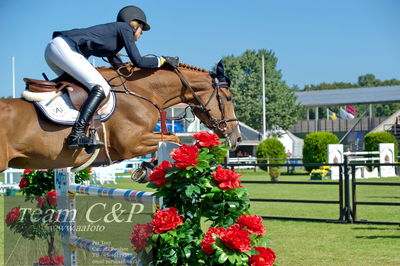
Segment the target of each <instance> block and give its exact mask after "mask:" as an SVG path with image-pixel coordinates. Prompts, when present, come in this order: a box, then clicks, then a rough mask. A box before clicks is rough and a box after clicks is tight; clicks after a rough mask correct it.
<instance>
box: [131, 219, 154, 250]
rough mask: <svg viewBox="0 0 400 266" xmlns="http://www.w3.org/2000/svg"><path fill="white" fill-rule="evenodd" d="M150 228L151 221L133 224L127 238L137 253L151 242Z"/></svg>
mask: <svg viewBox="0 0 400 266" xmlns="http://www.w3.org/2000/svg"><path fill="white" fill-rule="evenodd" d="M152 229H153V228H152V226H151V223H147V224H135V226H134V227H133V230H132V233H131V237H130V238H129V240H130V241H131V243H132V245H133V246H134V247H135V251H136V253H139V252H140V251H141V250H144V249H145V248H146V247H147V246H148V245H149V244H151V236H152V234H153V230H152Z"/></svg>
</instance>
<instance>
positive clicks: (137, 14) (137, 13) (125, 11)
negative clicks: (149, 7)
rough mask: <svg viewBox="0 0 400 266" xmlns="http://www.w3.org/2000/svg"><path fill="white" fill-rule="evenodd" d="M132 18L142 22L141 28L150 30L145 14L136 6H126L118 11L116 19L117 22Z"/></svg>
mask: <svg viewBox="0 0 400 266" xmlns="http://www.w3.org/2000/svg"><path fill="white" fill-rule="evenodd" d="M132 20H137V21H139V22H140V23H142V24H143V30H144V31H147V30H150V25H149V24H147V20H146V15H145V14H144V12H143V10H141V9H140V8H138V7H136V6H126V7H124V8H122V9H121V10H120V11H119V12H118V16H117V21H118V22H128V23H129V22H131V21H132Z"/></svg>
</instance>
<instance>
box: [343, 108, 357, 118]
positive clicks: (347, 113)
mask: <svg viewBox="0 0 400 266" xmlns="http://www.w3.org/2000/svg"><path fill="white" fill-rule="evenodd" d="M340 118H342V119H353V118H354V115H352V114H351V113H349V112H347V111H346V110H344V109H343V108H340Z"/></svg>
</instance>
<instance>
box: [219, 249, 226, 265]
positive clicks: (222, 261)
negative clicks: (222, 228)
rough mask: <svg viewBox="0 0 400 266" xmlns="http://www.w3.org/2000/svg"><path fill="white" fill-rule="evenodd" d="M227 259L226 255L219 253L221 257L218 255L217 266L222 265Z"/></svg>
mask: <svg viewBox="0 0 400 266" xmlns="http://www.w3.org/2000/svg"><path fill="white" fill-rule="evenodd" d="M227 259H228V255H227V254H226V253H225V252H223V253H221V255H219V257H218V263H219V264H222V263H224V262H225V261H226V260H227Z"/></svg>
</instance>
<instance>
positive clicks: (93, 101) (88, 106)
mask: <svg viewBox="0 0 400 266" xmlns="http://www.w3.org/2000/svg"><path fill="white" fill-rule="evenodd" d="M105 97H106V96H105V94H104V91H103V90H102V88H101V87H100V86H98V85H96V86H94V87H93V88H92V90H91V91H90V94H89V97H88V98H87V100H86V101H85V103H84V104H83V105H82V108H81V111H80V113H79V117H78V119H77V120H76V122H75V125H74V127H73V128H72V132H71V134H70V135H69V136H68V138H67V144H68V148H70V149H73V150H75V149H79V148H87V150H90V151H94V150H95V149H98V148H101V147H103V146H104V143H103V142H100V141H98V140H96V139H95V138H89V137H87V136H86V135H85V134H86V130H87V128H88V126H89V121H90V119H91V118H92V116H93V114H94V112H95V111H96V109H97V107H99V105H100V103H101V102H102V101H103V100H104V98H105Z"/></svg>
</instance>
